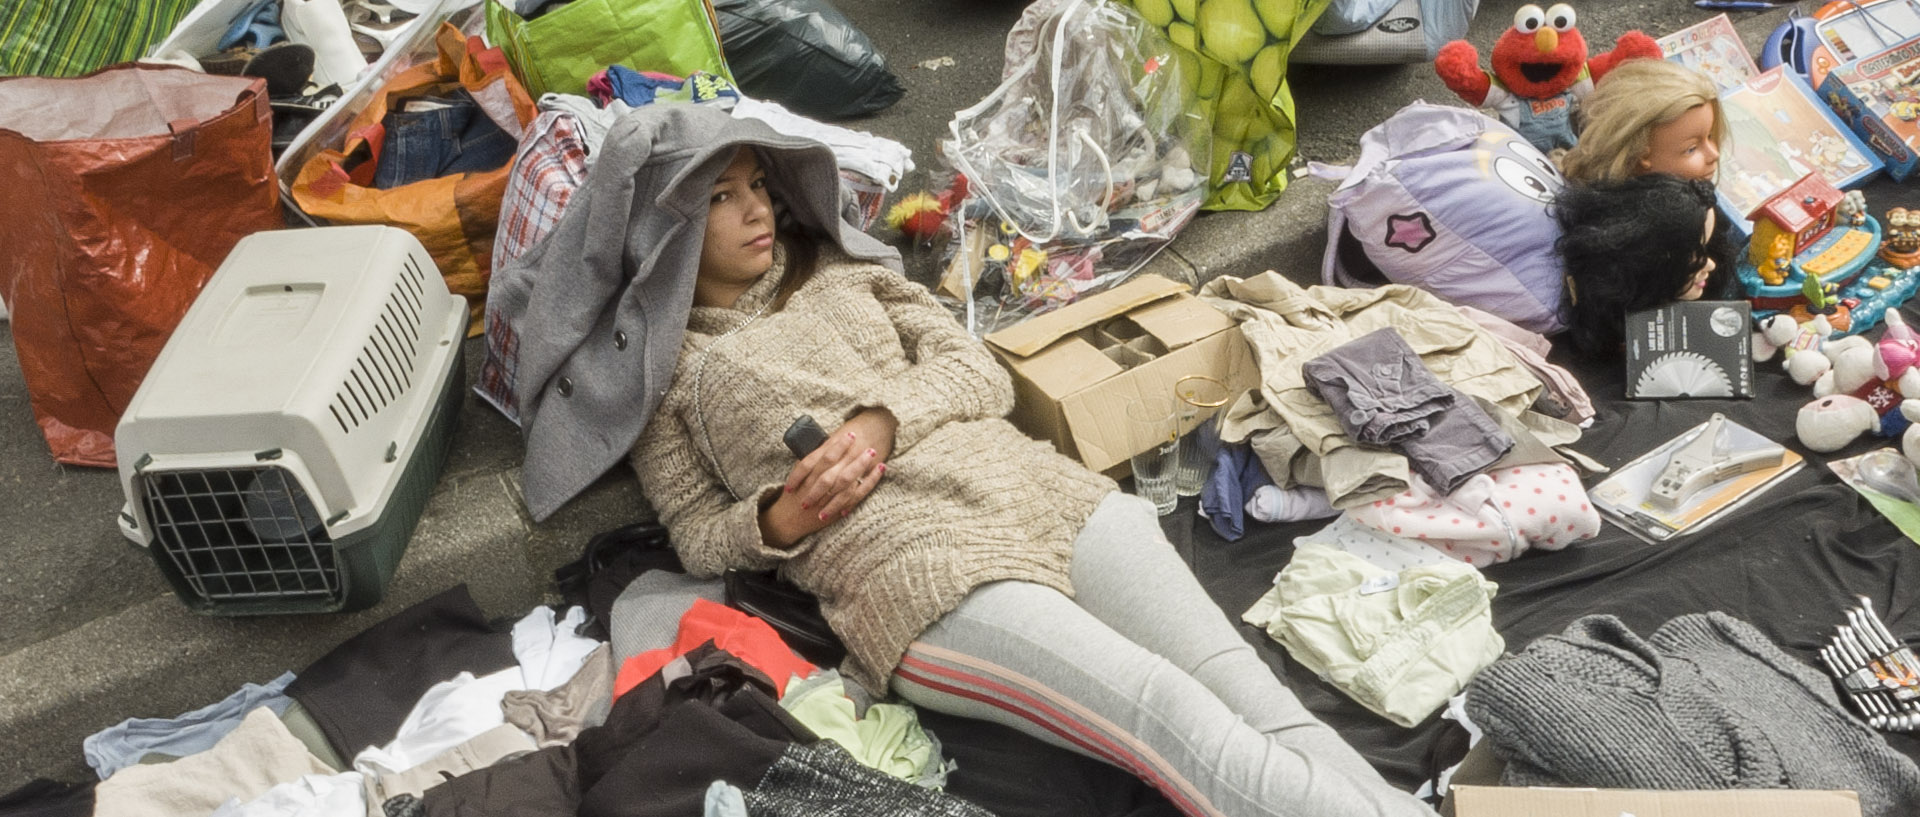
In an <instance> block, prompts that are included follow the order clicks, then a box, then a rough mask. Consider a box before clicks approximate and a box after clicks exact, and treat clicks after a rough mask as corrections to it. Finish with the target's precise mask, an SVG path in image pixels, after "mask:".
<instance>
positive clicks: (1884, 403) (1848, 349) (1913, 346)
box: [1763, 311, 1920, 465]
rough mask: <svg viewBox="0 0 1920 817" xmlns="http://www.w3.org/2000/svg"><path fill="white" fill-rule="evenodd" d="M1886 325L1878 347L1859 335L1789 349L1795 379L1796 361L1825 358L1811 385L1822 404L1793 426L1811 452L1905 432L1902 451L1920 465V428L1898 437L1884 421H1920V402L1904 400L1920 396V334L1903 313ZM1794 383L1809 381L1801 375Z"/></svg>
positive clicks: (1804, 409)
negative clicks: (1895, 417) (1870, 436)
mask: <svg viewBox="0 0 1920 817" xmlns="http://www.w3.org/2000/svg"><path fill="white" fill-rule="evenodd" d="M1816 320H1818V319H1816ZM1886 320H1887V330H1886V333H1885V334H1884V335H1883V336H1882V337H1881V339H1880V341H1879V343H1877V344H1876V343H1873V342H1870V341H1868V340H1866V339H1865V338H1863V337H1860V336H1858V335H1854V336H1851V337H1846V338H1841V339H1840V340H1836V341H1832V342H1829V343H1826V344H1824V345H1816V346H1814V347H1813V348H1807V349H1800V350H1798V351H1794V346H1793V344H1795V343H1799V342H1800V340H1801V339H1800V337H1799V336H1796V338H1795V339H1794V340H1792V341H1790V342H1789V343H1788V344H1786V345H1785V347H1784V348H1786V349H1788V351H1789V356H1788V358H1787V361H1786V362H1787V366H1788V373H1789V374H1790V375H1793V362H1794V360H1796V359H1799V358H1803V357H1808V356H1814V355H1817V356H1818V357H1819V358H1820V366H1819V368H1820V370H1821V371H1820V373H1819V374H1818V375H1816V376H1815V377H1814V379H1813V380H1812V381H1810V382H1811V383H1812V385H1813V387H1814V394H1815V395H1816V396H1818V397H1819V399H1817V400H1815V401H1813V402H1811V403H1808V404H1807V405H1805V406H1803V407H1801V409H1800V413H1799V414H1798V415H1797V416H1795V418H1794V424H1793V426H1794V428H1793V430H1794V433H1795V434H1796V435H1797V436H1798V437H1799V438H1800V442H1801V443H1802V444H1804V445H1806V446H1807V447H1808V448H1810V449H1812V450H1814V451H1818V452H1821V453H1830V452H1833V451H1838V450H1840V449H1842V448H1845V447H1846V446H1847V445H1848V444H1849V443H1852V442H1853V441H1854V440H1855V439H1856V438H1858V437H1859V436H1860V435H1862V434H1869V433H1871V434H1883V433H1884V434H1887V435H1888V436H1891V435H1892V434H1894V433H1900V435H1901V449H1902V452H1903V453H1904V454H1906V456H1907V459H1909V460H1912V461H1913V462H1914V463H1915V464H1916V465H1920V425H1908V426H1907V427H1906V430H1905V431H1904V432H1899V431H1898V428H1899V424H1897V423H1896V424H1895V425H1893V426H1888V425H1887V424H1886V423H1885V422H1883V419H1882V418H1883V417H1884V416H1886V415H1889V414H1891V413H1892V412H1894V411H1898V412H1899V413H1900V418H1903V419H1905V420H1906V421H1907V422H1908V423H1915V422H1917V421H1920V400H1907V399H1905V397H1904V395H1907V394H1920V365H1915V364H1916V363H1917V362H1920V334H1916V333H1915V332H1914V330H1913V329H1912V328H1910V327H1908V326H1907V324H1906V321H1905V320H1903V319H1902V318H1901V317H1900V313H1899V312H1896V311H1889V312H1888V313H1887V318H1886ZM1771 328H1772V327H1763V331H1769V330H1771ZM1823 337H1824V336H1823ZM1807 368H1808V370H1811V368H1812V367H1807ZM1794 380H1795V382H1801V383H1803V384H1804V383H1807V382H1809V381H1802V380H1801V378H1800V377H1799V376H1798V375H1795V376H1794ZM1858 394H1864V395H1865V397H1864V398H1863V397H1860V396H1856V395H1858Z"/></svg>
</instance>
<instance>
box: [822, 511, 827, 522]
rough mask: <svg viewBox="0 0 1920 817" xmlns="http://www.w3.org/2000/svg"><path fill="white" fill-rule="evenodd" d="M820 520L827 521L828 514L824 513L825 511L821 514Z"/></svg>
mask: <svg viewBox="0 0 1920 817" xmlns="http://www.w3.org/2000/svg"><path fill="white" fill-rule="evenodd" d="M820 521H822V522H825V521H827V515H826V514H824V513H823V514H821V515H820Z"/></svg>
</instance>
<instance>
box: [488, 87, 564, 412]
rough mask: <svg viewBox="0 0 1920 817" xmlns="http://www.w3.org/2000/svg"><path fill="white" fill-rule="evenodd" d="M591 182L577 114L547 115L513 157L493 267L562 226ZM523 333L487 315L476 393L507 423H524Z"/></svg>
mask: <svg viewBox="0 0 1920 817" xmlns="http://www.w3.org/2000/svg"><path fill="white" fill-rule="evenodd" d="M586 181H587V143H586V141H585V140H584V139H583V138H582V137H581V134H580V122H579V120H578V119H576V118H575V117H574V115H573V114H570V113H564V112H561V111H547V112H545V113H542V114H540V116H539V118H537V119H535V120H533V124H532V125H530V126H528V128H527V133H526V136H525V137H523V138H522V139H521V140H520V148H519V150H518V151H516V153H515V155H514V162H513V170H512V172H511V173H510V174H509V175H508V177H507V189H506V193H505V195H504V197H503V198H502V200H501V203H500V226H499V228H498V230H497V231H496V232H495V233H494V237H493V269H494V271H495V273H496V274H498V273H499V272H500V271H502V270H505V269H506V266H507V263H508V262H510V261H512V260H514V259H516V258H519V257H520V256H522V255H524V254H526V252H527V250H529V249H532V248H533V245H535V244H537V243H539V242H540V240H541V239H543V238H546V237H547V234H548V233H550V232H553V228H554V226H555V225H557V224H559V223H560V214H561V213H562V212H563V211H565V210H566V207H567V200H568V199H570V198H572V197H573V191H575V190H578V189H580V185H582V184H585V183H586ZM519 359H520V342H519V333H518V332H517V331H516V330H515V328H514V326H513V323H512V322H511V321H509V320H507V318H506V316H505V315H504V314H502V313H500V312H497V311H494V310H491V309H490V310H488V311H487V359H486V361H485V362H483V363H481V364H480V376H479V382H478V383H476V384H475V385H474V392H475V393H477V394H479V395H480V397H481V398H483V399H485V400H486V401H487V402H488V403H491V404H493V407H494V408H496V409H499V410H500V413H502V414H505V415H506V416H507V419H509V420H512V421H514V422H515V423H518V422H520V410H519V400H518V398H517V397H516V396H515V393H514V377H515V373H516V371H517V370H518V368H519Z"/></svg>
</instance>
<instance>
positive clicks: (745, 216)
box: [698, 148, 773, 295]
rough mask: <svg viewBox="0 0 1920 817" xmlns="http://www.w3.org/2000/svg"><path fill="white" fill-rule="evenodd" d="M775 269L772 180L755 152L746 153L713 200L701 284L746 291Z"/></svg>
mask: <svg viewBox="0 0 1920 817" xmlns="http://www.w3.org/2000/svg"><path fill="white" fill-rule="evenodd" d="M772 266H773V200H772V199H771V198H770V197H769V196H768V194H767V174H766V173H765V172H764V171H762V170H761V169H760V161H759V159H758V158H756V157H755V156H754V152H753V151H752V150H749V149H746V148H741V149H740V150H739V151H738V152H736V153H734V155H733V161H732V162H731V163H729V164H728V165H727V169H726V170H723V171H721V172H720V178H718V179H716V180H714V183H713V197H712V198H710V199H708V200H707V235H706V241H705V243H704V244H702V245H701V249H700V272H699V279H698V283H699V284H702V285H706V286H708V287H709V288H714V289H720V290H732V289H736V288H737V289H739V290H745V289H746V288H747V287H748V286H751V285H752V284H753V282H754V281H757V280H759V278H760V276H761V275H764V274H766V272H767V270H768V269H769V268H771V267H772ZM735 294H736V295H737V294H738V292H735Z"/></svg>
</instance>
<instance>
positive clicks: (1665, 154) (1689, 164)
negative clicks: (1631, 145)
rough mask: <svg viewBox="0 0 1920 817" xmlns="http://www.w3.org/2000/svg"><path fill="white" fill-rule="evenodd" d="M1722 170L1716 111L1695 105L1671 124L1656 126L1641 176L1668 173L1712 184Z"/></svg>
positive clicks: (1649, 136)
mask: <svg viewBox="0 0 1920 817" xmlns="http://www.w3.org/2000/svg"><path fill="white" fill-rule="evenodd" d="M1719 169H1720V146H1719V145H1718V144H1715V143H1714V141H1713V107H1712V106H1710V105H1695V106H1693V107H1692V108H1690V109H1688V110H1687V112H1686V113H1683V114H1681V115H1680V116H1679V117H1678V118H1676V119H1674V120H1673V121H1672V122H1667V123H1664V124H1659V125H1654V126H1653V130H1652V131H1651V132H1650V133H1648V135H1647V155H1646V156H1643V157H1641V158H1640V172H1642V173H1667V174H1671V175H1674V176H1679V177H1680V178H1683V179H1699V180H1701V181H1703V182H1710V181H1713V176H1714V173H1715V172H1717V171H1719Z"/></svg>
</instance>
